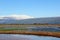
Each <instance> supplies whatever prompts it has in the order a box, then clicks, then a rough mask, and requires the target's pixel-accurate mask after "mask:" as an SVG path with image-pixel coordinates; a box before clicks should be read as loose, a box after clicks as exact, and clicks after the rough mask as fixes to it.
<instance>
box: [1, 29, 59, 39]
mask: <svg viewBox="0 0 60 40" xmlns="http://www.w3.org/2000/svg"><path fill="white" fill-rule="evenodd" d="M0 34H26V35H38V36H52V37H59V38H60V32H45V31H40V32H33V31H32V32H29V31H20V30H14V31H0Z"/></svg>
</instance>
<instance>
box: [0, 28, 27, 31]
mask: <svg viewBox="0 0 60 40" xmlns="http://www.w3.org/2000/svg"><path fill="white" fill-rule="evenodd" d="M7 30H8V31H9V30H27V28H0V31H7Z"/></svg>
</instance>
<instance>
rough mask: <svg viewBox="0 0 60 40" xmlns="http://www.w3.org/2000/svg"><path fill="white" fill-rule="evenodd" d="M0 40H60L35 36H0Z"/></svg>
mask: <svg viewBox="0 0 60 40" xmlns="http://www.w3.org/2000/svg"><path fill="white" fill-rule="evenodd" d="M0 40H60V38H56V37H47V36H45V37H44V36H35V35H19V34H0Z"/></svg>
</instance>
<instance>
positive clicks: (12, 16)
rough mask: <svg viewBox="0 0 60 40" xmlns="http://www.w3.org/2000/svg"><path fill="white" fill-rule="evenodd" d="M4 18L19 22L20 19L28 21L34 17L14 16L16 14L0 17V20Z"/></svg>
mask: <svg viewBox="0 0 60 40" xmlns="http://www.w3.org/2000/svg"><path fill="white" fill-rule="evenodd" d="M4 18H13V19H17V20H20V19H29V18H34V17H32V16H28V15H16V14H13V15H8V16H0V19H4Z"/></svg>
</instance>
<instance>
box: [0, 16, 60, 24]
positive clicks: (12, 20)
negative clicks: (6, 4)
mask: <svg viewBox="0 0 60 40" xmlns="http://www.w3.org/2000/svg"><path fill="white" fill-rule="evenodd" d="M17 18H18V17H17ZM34 23H40V24H45V23H48V24H60V17H47V18H26V19H24V18H21V19H19V20H17V19H16V17H3V18H1V17H0V24H34Z"/></svg>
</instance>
